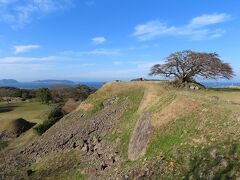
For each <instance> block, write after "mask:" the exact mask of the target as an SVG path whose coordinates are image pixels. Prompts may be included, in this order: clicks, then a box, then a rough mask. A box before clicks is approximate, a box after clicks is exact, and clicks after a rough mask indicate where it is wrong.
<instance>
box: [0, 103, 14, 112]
mask: <svg viewBox="0 0 240 180" xmlns="http://www.w3.org/2000/svg"><path fill="white" fill-rule="evenodd" d="M16 107H18V106H9V105H8V106H2V107H0V113H6V112H11V111H13V110H14V109H15V108H16Z"/></svg>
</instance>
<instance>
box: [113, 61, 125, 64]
mask: <svg viewBox="0 0 240 180" xmlns="http://www.w3.org/2000/svg"><path fill="white" fill-rule="evenodd" d="M113 64H114V65H121V64H123V62H121V61H114V62H113Z"/></svg>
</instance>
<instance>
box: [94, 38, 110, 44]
mask: <svg viewBox="0 0 240 180" xmlns="http://www.w3.org/2000/svg"><path fill="white" fill-rule="evenodd" d="M106 41H107V39H106V38H105V37H95V38H92V42H93V44H95V45H99V44H103V43H105V42H106Z"/></svg>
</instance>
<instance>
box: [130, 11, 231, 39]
mask: <svg viewBox="0 0 240 180" xmlns="http://www.w3.org/2000/svg"><path fill="white" fill-rule="evenodd" d="M230 17H231V16H230V15H229V14H225V13H221V14H205V15H201V16H198V17H195V18H193V19H192V20H191V21H190V22H189V23H188V24H186V25H183V26H169V25H167V24H165V23H162V22H160V21H158V20H155V21H150V22H147V23H145V24H140V25H137V26H136V27H135V32H134V33H133V36H135V37H136V38H137V39H138V40H140V41H148V40H152V39H155V38H157V37H159V36H163V35H168V36H189V37H190V39H192V40H205V39H212V38H217V37H220V36H222V35H223V33H224V32H225V30H224V29H218V28H212V27H210V25H216V24H219V23H223V22H225V21H227V20H229V19H230Z"/></svg>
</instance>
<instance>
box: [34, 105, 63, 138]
mask: <svg viewBox="0 0 240 180" xmlns="http://www.w3.org/2000/svg"><path fill="white" fill-rule="evenodd" d="M62 117H63V112H62V109H61V108H60V107H55V108H54V109H53V110H52V111H51V112H50V114H49V115H48V119H47V120H45V121H44V122H43V123H42V124H39V125H38V126H36V127H35V128H34V130H35V132H36V133H37V134H39V135H42V134H43V133H44V132H46V131H47V130H48V129H49V128H50V127H51V126H53V125H54V124H55V123H56V122H57V121H58V120H60V119H61V118H62Z"/></svg>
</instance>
